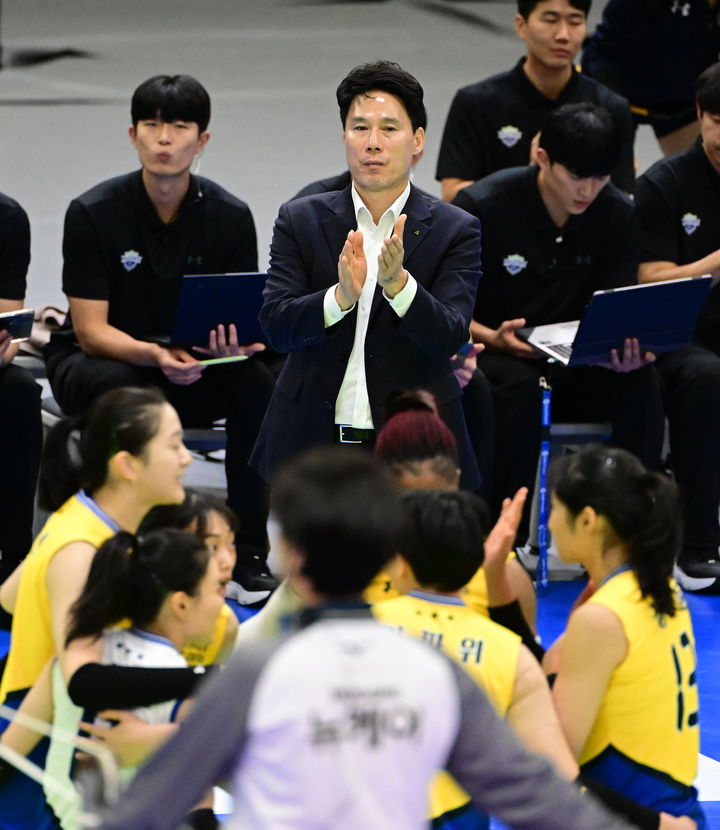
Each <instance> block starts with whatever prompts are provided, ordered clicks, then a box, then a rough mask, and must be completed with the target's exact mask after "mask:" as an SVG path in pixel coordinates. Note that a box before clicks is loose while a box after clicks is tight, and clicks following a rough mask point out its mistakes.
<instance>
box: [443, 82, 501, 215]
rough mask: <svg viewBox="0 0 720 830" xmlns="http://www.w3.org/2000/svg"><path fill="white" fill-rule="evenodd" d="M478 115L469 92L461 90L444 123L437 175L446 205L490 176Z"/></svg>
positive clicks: (456, 95) (454, 99)
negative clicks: (486, 176)
mask: <svg viewBox="0 0 720 830" xmlns="http://www.w3.org/2000/svg"><path fill="white" fill-rule="evenodd" d="M475 113H476V108H475V107H473V106H472V104H471V103H470V102H469V101H468V96H467V94H466V92H465V91H464V90H462V89H460V90H458V91H457V92H456V93H455V97H454V98H453V100H452V103H451V104H450V110H449V111H448V115H447V120H446V121H445V127H444V129H443V135H442V139H441V141H440V152H439V155H438V164H437V170H436V173H435V178H436V179H438V181H439V182H440V186H441V192H442V197H443V199H444V200H445V201H446V202H452V200H453V199H454V198H455V196H456V195H457V193H458V191H459V190H462V189H463V188H464V187H467V186H468V185H470V184H472V183H473V182H475V181H477V180H478V179H479V178H481V177H482V176H483V175H487V172H488V171H487V170H485V169H484V167H485V165H484V163H483V159H482V155H483V154H482V147H483V140H482V135H481V133H480V131H479V129H478V124H477V123H476V117H477V116H476V115H475Z"/></svg>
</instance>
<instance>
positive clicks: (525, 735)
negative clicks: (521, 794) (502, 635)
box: [505, 645, 579, 781]
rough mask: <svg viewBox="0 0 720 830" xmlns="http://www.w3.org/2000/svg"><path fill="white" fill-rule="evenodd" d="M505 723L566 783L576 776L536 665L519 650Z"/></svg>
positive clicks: (574, 762)
mask: <svg viewBox="0 0 720 830" xmlns="http://www.w3.org/2000/svg"><path fill="white" fill-rule="evenodd" d="M505 720H507V722H508V723H509V724H510V726H512V728H513V730H514V732H515V734H516V735H517V736H518V738H520V740H521V741H522V742H523V744H524V745H525V746H526V747H527V748H528V749H530V750H532V751H533V752H537V753H538V755H544V756H545V757H546V758H547V759H548V760H549V761H552V763H553V764H554V766H555V769H557V771H558V772H559V773H560V774H561V775H562V776H563V778H567V780H568V781H574V780H575V778H577V775H578V773H579V769H578V765H577V762H576V761H575V758H574V757H573V754H572V752H571V751H570V747H569V746H568V744H567V741H566V740H565V735H564V734H563V731H562V729H561V727H560V721H559V720H558V715H557V712H556V711H555V706H554V705H553V700H552V695H551V693H550V688H549V686H548V684H547V680H546V679H545V675H544V674H543V671H542V669H541V668H540V665H539V663H538V661H537V660H536V659H535V658H534V657H533V656H532V654H531V653H530V652H529V651H528V649H527V648H526V647H525V646H522V645H521V646H520V652H519V654H518V664H517V671H516V675H515V685H514V687H513V695H512V701H511V702H510V708H509V709H508V711H507V714H506V716H505Z"/></svg>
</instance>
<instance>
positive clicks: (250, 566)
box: [225, 553, 278, 608]
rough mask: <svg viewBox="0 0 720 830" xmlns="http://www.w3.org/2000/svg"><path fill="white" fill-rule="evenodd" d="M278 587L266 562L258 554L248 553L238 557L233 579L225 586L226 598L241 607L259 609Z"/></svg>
mask: <svg viewBox="0 0 720 830" xmlns="http://www.w3.org/2000/svg"><path fill="white" fill-rule="evenodd" d="M277 586H278V582H277V579H275V577H274V576H273V575H272V574H271V573H270V571H269V570H268V567H267V563H266V562H265V560H264V559H263V558H262V557H260V556H259V555H258V554H256V553H246V554H244V555H242V556H238V561H237V562H236V564H235V568H234V569H233V578H232V580H231V581H230V582H228V584H227V585H226V586H225V596H226V597H227V598H228V599H232V600H235V602H238V603H239V604H240V605H250V606H253V607H258V608H259V607H262V606H263V605H264V604H265V602H266V601H267V599H268V597H269V596H270V594H271V593H272V592H273V591H274V590H275V589H276V588H277Z"/></svg>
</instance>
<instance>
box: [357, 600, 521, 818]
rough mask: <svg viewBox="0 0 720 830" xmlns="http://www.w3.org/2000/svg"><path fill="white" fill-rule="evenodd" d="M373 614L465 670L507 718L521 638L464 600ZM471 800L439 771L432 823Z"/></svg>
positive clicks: (392, 603) (390, 604)
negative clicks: (422, 642) (437, 650)
mask: <svg viewBox="0 0 720 830" xmlns="http://www.w3.org/2000/svg"><path fill="white" fill-rule="evenodd" d="M373 614H374V615H375V617H376V618H377V619H378V620H380V621H381V622H384V623H386V624H388V625H391V626H393V627H394V628H397V629H398V631H400V632H402V633H403V634H407V635H409V636H411V637H415V638H416V639H418V640H423V641H424V642H426V643H428V644H429V645H432V646H434V647H435V648H437V649H439V650H441V651H443V652H445V653H446V654H447V655H448V656H449V657H452V658H453V659H454V660H456V661H457V662H458V663H460V664H461V665H462V666H464V667H465V669H466V670H467V671H468V673H469V674H470V675H471V677H472V678H473V679H474V680H475V682H476V683H477V684H478V685H479V686H481V687H482V688H483V689H484V690H485V691H486V692H487V695H488V697H489V698H490V702H491V703H492V704H493V706H494V708H495V710H496V711H497V713H498V714H499V715H500V716H501V717H505V715H506V714H507V711H508V709H509V708H510V703H511V702H512V697H513V691H514V688H515V677H516V674H517V663H518V655H519V652H520V645H521V640H520V637H518V636H517V634H514V633H513V632H512V631H509V630H508V629H506V628H503V627H502V626H501V625H497V623H494V622H493V621H492V620H490V619H488V618H487V617H484V616H481V615H480V614H478V613H477V612H476V611H475V610H474V609H472V608H469V607H468V606H467V605H466V604H465V602H464V601H463V600H462V599H460V598H459V597H454V596H447V595H443V594H433V593H427V592H424V591H412V592H411V593H410V594H408V595H407V596H403V597H397V598H396V599H389V600H386V601H384V602H379V603H378V604H377V605H375V606H374V607H373ZM468 801H469V797H468V795H467V793H466V792H465V791H464V790H463V789H462V787H460V786H459V785H458V784H457V783H456V782H455V781H454V780H453V778H452V777H451V776H450V775H448V774H447V773H445V772H443V773H440V774H439V775H438V776H436V778H435V780H434V781H433V786H432V788H431V791H430V814H431V816H432V817H433V825H434V826H437V825H439V824H441V823H445V822H446V821H448V820H451V819H452V817H454V816H458V817H459V816H460V815H461V814H462V813H463V812H464V811H465V810H466V809H467V807H468ZM473 812H476V811H474V810H473ZM478 826H479V825H478Z"/></svg>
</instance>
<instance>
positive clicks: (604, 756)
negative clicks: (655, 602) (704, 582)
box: [579, 567, 704, 827]
mask: <svg viewBox="0 0 720 830" xmlns="http://www.w3.org/2000/svg"><path fill="white" fill-rule="evenodd" d="M673 588H674V590H675V593H676V600H675V603H676V608H677V611H676V613H675V615H674V616H672V617H670V616H668V615H666V614H658V613H657V612H656V611H655V609H654V608H653V607H652V600H651V598H650V597H646V598H645V599H643V598H642V596H641V593H640V588H639V586H638V582H637V578H636V576H635V573H634V572H633V571H632V570H630V569H629V568H627V567H625V568H622V569H619V570H618V571H615V572H614V573H613V574H611V575H610V577H609V578H607V579H606V580H605V581H604V582H603V583H601V585H600V587H599V588H598V590H597V591H596V592H595V594H594V595H593V596H592V597H591V599H590V600H588V602H591V603H595V604H597V605H602V606H604V607H605V608H608V609H609V610H610V611H612V612H613V613H614V614H615V615H616V616H617V618H618V619H619V620H620V622H621V624H622V627H623V630H624V632H625V637H626V639H627V642H628V653H627V657H626V658H625V660H624V661H623V662H622V663H621V664H620V665H619V666H618V667H617V668H616V669H615V671H614V672H613V673H612V675H611V677H610V680H609V682H608V685H607V689H606V690H605V695H604V697H603V700H602V703H601V705H600V709H599V710H598V713H597V717H596V718H595V723H594V724H593V727H592V730H591V732H590V735H589V736H588V739H587V741H586V743H585V746H584V747H583V750H582V753H581V755H580V758H579V763H580V766H581V768H582V771H583V773H584V774H585V775H587V776H589V777H590V778H593V779H595V780H597V781H600V782H602V783H603V784H607V785H608V786H610V787H612V788H613V789H615V790H617V791H618V792H621V793H622V794H623V795H625V796H627V797H628V798H631V799H633V800H634V801H637V802H638V803H640V804H644V805H646V806H648V807H652V808H653V809H655V810H664V811H665V812H668V813H671V814H673V815H690V816H691V817H692V818H693V819H695V821H697V822H698V827H703V826H704V817H703V814H702V810H701V808H700V806H699V804H698V800H697V798H698V797H697V790H696V789H695V788H694V787H693V786H692V783H693V780H694V779H695V776H696V774H697V765H698V753H699V751H700V736H699V729H698V690H697V684H696V665H695V639H694V636H693V628H692V621H691V619H690V614H689V612H688V609H687V605H686V604H685V601H684V599H683V597H682V594H681V593H680V591H679V590H678V588H677V586H676V585H674V583H673Z"/></svg>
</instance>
